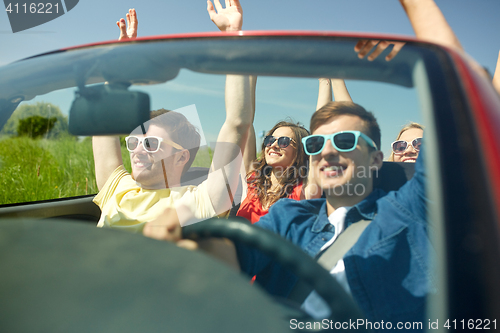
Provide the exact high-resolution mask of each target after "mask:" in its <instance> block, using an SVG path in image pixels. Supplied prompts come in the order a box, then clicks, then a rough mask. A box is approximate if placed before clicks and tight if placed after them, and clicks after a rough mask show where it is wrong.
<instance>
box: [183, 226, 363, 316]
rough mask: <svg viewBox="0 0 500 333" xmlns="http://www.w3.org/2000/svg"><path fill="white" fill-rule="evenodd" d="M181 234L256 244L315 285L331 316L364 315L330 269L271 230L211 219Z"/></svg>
mask: <svg viewBox="0 0 500 333" xmlns="http://www.w3.org/2000/svg"><path fill="white" fill-rule="evenodd" d="M182 234H183V237H184V238H187V239H192V240H197V239H203V238H210V237H216V238H222V237H223V238H228V239H230V240H232V241H233V242H241V243H243V244H244V245H247V246H252V247H255V248H256V249H258V250H260V251H262V252H263V253H265V254H266V255H268V256H269V257H271V258H272V259H274V260H276V261H277V262H278V263H280V264H281V265H282V266H283V267H285V268H288V269H289V270H290V271H291V272H292V273H294V274H295V275H296V276H297V277H298V278H299V280H303V281H304V282H306V283H307V284H309V285H310V286H312V287H313V289H314V290H316V292H317V293H318V294H319V295H320V296H321V297H322V298H323V300H324V301H325V302H326V303H327V304H328V306H329V307H330V310H331V315H330V319H332V320H335V321H338V322H349V320H354V321H356V320H357V319H360V318H364V316H363V314H362V312H361V310H360V309H359V307H358V306H357V305H356V303H355V302H354V300H353V299H352V297H350V296H349V295H348V294H347V293H346V292H345V290H344V289H343V288H342V286H341V285H340V284H339V283H338V282H337V280H335V279H334V278H333V277H332V276H331V275H330V273H329V272H328V271H326V270H325V269H324V268H323V267H322V266H320V265H319V264H318V263H317V262H316V261H315V260H313V259H312V258H311V257H310V256H309V255H307V254H306V253H305V252H304V251H302V250H301V249H300V248H299V247H297V246H295V245H294V244H293V243H291V242H290V241H288V240H286V239H284V238H282V237H280V236H278V235H277V234H275V233H273V232H271V231H269V230H266V229H263V228H259V227H257V226H254V225H252V224H249V223H248V221H246V220H243V219H239V218H229V219H219V218H212V219H209V220H206V221H203V222H201V223H195V224H192V225H189V226H186V227H184V228H183V229H182Z"/></svg>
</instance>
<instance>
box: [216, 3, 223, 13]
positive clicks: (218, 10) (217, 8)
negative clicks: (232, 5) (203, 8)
mask: <svg viewBox="0 0 500 333" xmlns="http://www.w3.org/2000/svg"><path fill="white" fill-rule="evenodd" d="M214 5H215V9H216V10H217V12H220V11H221V10H222V9H223V8H222V5H221V4H220V1H219V0H214Z"/></svg>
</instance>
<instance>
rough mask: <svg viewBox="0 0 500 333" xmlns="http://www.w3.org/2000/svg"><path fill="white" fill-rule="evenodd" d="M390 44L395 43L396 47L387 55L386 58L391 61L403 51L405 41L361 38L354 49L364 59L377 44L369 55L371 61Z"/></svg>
mask: <svg viewBox="0 0 500 333" xmlns="http://www.w3.org/2000/svg"><path fill="white" fill-rule="evenodd" d="M390 45H394V47H393V48H392V51H391V52H390V53H389V54H388V55H387V56H386V57H385V60H386V61H391V60H392V59H393V58H394V57H395V56H396V55H397V54H398V53H399V51H401V49H402V48H403V46H404V45H405V43H403V42H389V41H386V40H382V41H380V40H370V39H361V40H359V41H358V43H357V44H356V46H355V47H354V51H356V52H357V53H358V57H359V58H360V59H363V58H364V57H365V56H366V55H367V54H368V53H370V51H371V50H372V49H373V48H374V47H375V46H376V48H375V51H373V52H372V53H371V54H370V55H369V56H368V57H367V59H368V60H369V61H373V60H375V59H376V58H377V57H378V56H379V55H380V54H381V53H382V52H383V51H384V50H385V49H386V48H388V47H389V46H390Z"/></svg>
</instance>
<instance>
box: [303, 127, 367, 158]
mask: <svg viewBox="0 0 500 333" xmlns="http://www.w3.org/2000/svg"><path fill="white" fill-rule="evenodd" d="M359 137H362V138H363V139H364V140H365V141H366V142H367V143H368V145H370V146H371V147H373V148H375V149H377V145H376V144H375V142H373V140H372V139H370V138H369V137H368V136H367V135H366V134H363V133H361V132H360V131H341V132H337V133H333V134H328V135H321V134H314V135H309V136H306V137H305V138H303V139H302V144H303V145H304V150H305V151H306V154H307V155H317V154H319V153H321V152H322V151H323V149H324V148H325V145H326V142H327V141H328V140H330V141H331V142H332V145H333V147H334V148H335V149H336V150H337V151H340V152H349V151H353V150H354V149H356V146H357V145H358V139H359Z"/></svg>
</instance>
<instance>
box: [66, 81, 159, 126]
mask: <svg viewBox="0 0 500 333" xmlns="http://www.w3.org/2000/svg"><path fill="white" fill-rule="evenodd" d="M75 95H76V97H75V100H74V101H73V104H72V105H71V109H70V111H69V131H70V133H71V134H73V135H83V136H91V135H111V134H128V133H130V132H132V131H133V130H134V129H135V128H136V127H137V126H140V125H141V124H143V123H145V122H146V121H148V120H149V119H150V115H149V113H150V106H149V95H148V94H145V93H142V92H139V91H129V90H127V86H124V85H115V84H103V85H96V86H91V87H80V88H79V89H78V91H77V92H76V93H75Z"/></svg>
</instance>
